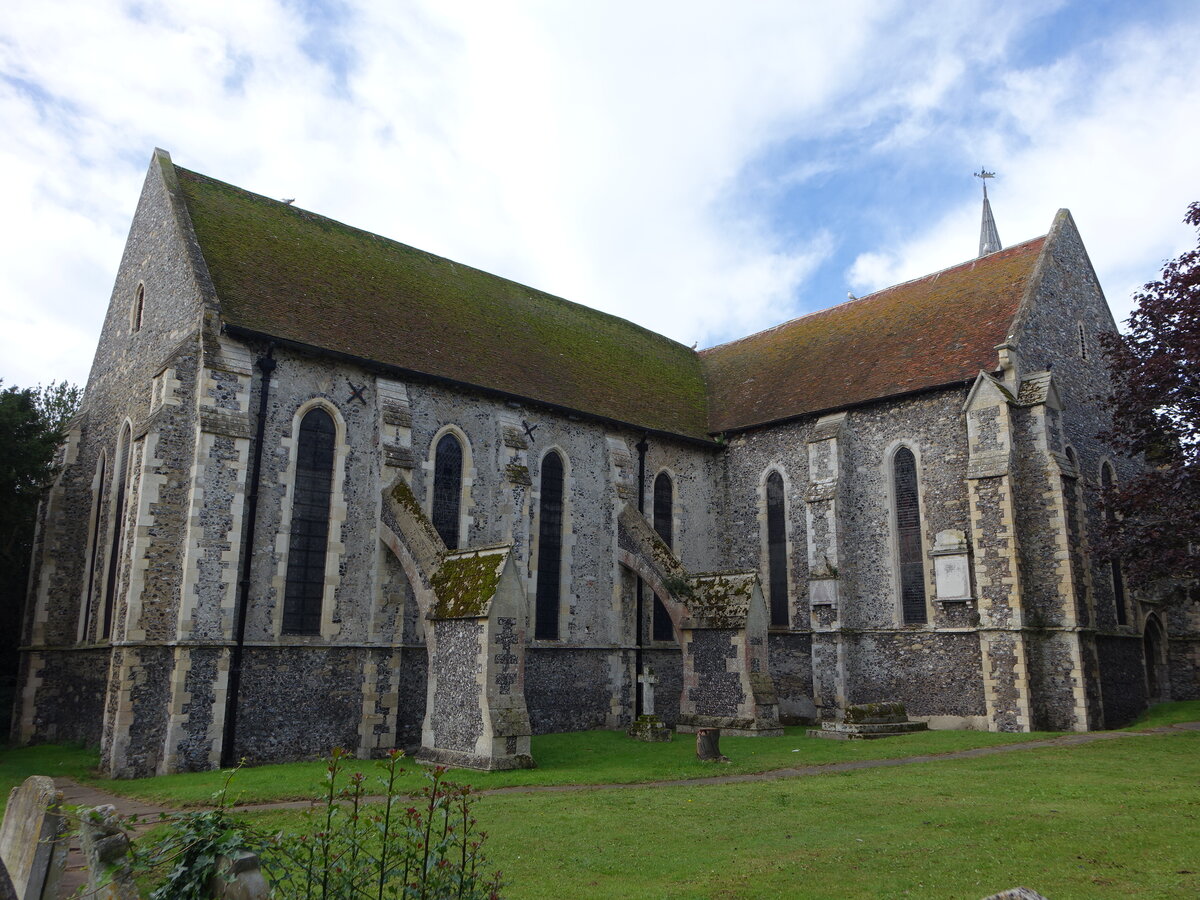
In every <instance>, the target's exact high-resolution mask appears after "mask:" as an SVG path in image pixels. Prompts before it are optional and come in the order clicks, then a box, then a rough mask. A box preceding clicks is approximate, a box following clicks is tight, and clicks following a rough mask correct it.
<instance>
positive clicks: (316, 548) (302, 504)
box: [283, 407, 337, 634]
mask: <svg viewBox="0 0 1200 900" xmlns="http://www.w3.org/2000/svg"><path fill="white" fill-rule="evenodd" d="M336 440H337V427H336V426H335V425H334V422H333V416H331V415H330V414H329V413H328V412H326V411H325V410H324V409H321V408H320V407H315V408H314V409H310V410H309V411H308V412H307V413H305V415H304V418H303V419H301V420H300V434H299V438H298V440H297V442H296V481H295V487H294V493H293V496H292V534H291V539H290V540H289V542H288V564H287V587H286V588H285V591H284V597H283V633H284V634H319V633H320V631H321V606H322V603H323V602H324V599H325V558H326V556H327V554H328V551H329V506H330V500H331V499H332V495H333V461H334V456H335V452H336V451H335V443H336Z"/></svg>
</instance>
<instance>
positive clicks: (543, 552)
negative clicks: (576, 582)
mask: <svg viewBox="0 0 1200 900" xmlns="http://www.w3.org/2000/svg"><path fill="white" fill-rule="evenodd" d="M540 490H541V493H540V499H539V501H538V556H537V596H536V598H535V600H534V607H535V610H534V632H533V636H534V637H535V638H537V639H538V640H545V641H553V640H557V639H558V607H559V602H560V600H561V595H562V530H563V461H562V457H561V456H559V455H558V454H557V453H556V452H554V451H553V450H552V451H550V452H549V453H547V454H546V456H545V458H543V459H542V472H541V486H540Z"/></svg>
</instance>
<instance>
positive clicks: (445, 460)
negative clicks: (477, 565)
mask: <svg viewBox="0 0 1200 900" xmlns="http://www.w3.org/2000/svg"><path fill="white" fill-rule="evenodd" d="M462 471H463V449H462V444H461V443H459V441H458V438H456V437H455V436H454V435H452V434H444V435H442V437H441V440H439V441H438V442H437V449H436V450H435V451H434V458H433V527H434V529H436V530H437V533H438V534H439V535H441V537H442V542H443V543H444V544H445V545H446V546H447V547H448V548H450V549H451V550H457V549H458V539H459V524H458V523H459V512H460V510H461V509H462Z"/></svg>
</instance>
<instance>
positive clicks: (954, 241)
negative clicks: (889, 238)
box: [849, 25, 1200, 321]
mask: <svg viewBox="0 0 1200 900" xmlns="http://www.w3.org/2000/svg"><path fill="white" fill-rule="evenodd" d="M1198 40H1200V27H1197V26H1196V25H1190V26H1182V27H1175V28H1172V29H1170V30H1164V31H1161V32H1148V31H1146V30H1144V29H1136V30H1132V31H1129V32H1127V33H1123V34H1119V35H1114V36H1112V37H1111V38H1109V39H1107V40H1105V41H1102V42H1099V43H1097V44H1094V45H1089V46H1086V47H1082V48H1078V49H1077V50H1076V51H1075V52H1073V53H1071V54H1069V55H1067V56H1065V57H1063V58H1060V59H1058V60H1056V61H1055V62H1053V63H1052V64H1049V65H1047V66H1044V67H1040V68H1036V69H1030V70H1026V71H1018V72H1012V73H1010V74H1009V75H1008V76H1007V77H1006V78H1005V79H1004V80H1003V82H1002V83H1001V84H999V85H998V86H997V87H996V88H995V89H994V90H993V91H992V92H990V93H989V94H988V95H986V96H985V97H983V98H981V102H982V103H983V104H984V106H985V108H986V109H988V110H990V111H991V112H992V113H993V114H994V115H995V121H996V124H995V126H994V127H993V128H992V129H991V130H990V131H989V132H987V133H984V134H981V135H972V136H969V139H971V140H973V141H975V142H976V143H977V144H978V146H980V147H983V148H986V152H985V154H984V155H986V158H987V159H988V160H989V161H990V160H995V161H996V162H995V163H994V164H993V163H990V162H989V165H994V166H995V168H997V169H998V170H999V172H1000V175H1001V177H1000V178H999V179H997V181H996V182H995V183H993V186H992V191H991V194H992V204H993V209H994V212H995V215H996V220H997V224H998V227H999V230H1000V236H1001V238H1002V239H1003V240H1004V241H1005V243H1006V244H1014V243H1017V242H1018V241H1021V240H1025V239H1028V238H1031V237H1035V236H1037V235H1040V234H1044V233H1045V232H1046V231H1047V230H1048V229H1049V227H1050V225H1051V222H1052V220H1053V216H1054V213H1055V211H1056V210H1057V209H1058V208H1059V207H1067V208H1069V209H1070V210H1071V212H1072V214H1073V216H1074V218H1075V221H1076V223H1077V224H1078V226H1079V228H1080V231H1081V233H1082V235H1083V238H1084V242H1085V244H1086V245H1087V247H1088V251H1089V254H1090V256H1091V258H1092V262H1093V265H1094V266H1095V267H1096V270H1097V273H1098V275H1099V277H1100V280H1101V283H1102V284H1103V285H1104V287H1105V291H1106V294H1107V296H1108V300H1109V304H1110V305H1111V306H1112V307H1113V310H1114V314H1115V315H1116V317H1117V319H1118V321H1122V320H1124V318H1125V317H1126V316H1127V315H1128V312H1129V310H1130V302H1129V293H1130V290H1131V289H1132V288H1134V287H1136V286H1138V285H1140V284H1141V283H1142V282H1144V281H1146V280H1147V279H1149V278H1151V277H1153V276H1154V274H1155V272H1156V268H1157V265H1158V262H1159V261H1161V260H1162V259H1165V258H1167V257H1169V256H1174V255H1176V254H1177V253H1178V252H1180V251H1181V250H1182V249H1184V248H1185V247H1187V246H1188V245H1189V244H1190V243H1191V242H1192V241H1194V235H1193V234H1192V233H1191V232H1190V230H1189V229H1187V228H1186V227H1184V226H1183V225H1181V224H1179V223H1180V221H1181V220H1182V218H1183V213H1184V210H1185V208H1186V206H1187V204H1188V203H1189V202H1191V201H1192V200H1193V199H1195V198H1197V197H1200V169H1197V167H1196V166H1195V164H1194V159H1195V154H1194V150H1193V148H1194V147H1195V146H1196V145H1197V142H1198V141H1200V120H1198V119H1197V117H1196V115H1195V110H1196V109H1200V57H1197V56H1196V55H1195V53H1194V52H1193V48H1194V47H1195V46H1196V44H1197V41H1198ZM966 139H968V136H966V135H964V140H966ZM977 197H978V195H976V198H975V199H972V200H971V201H967V200H965V199H964V201H963V203H962V204H961V205H959V206H958V207H956V208H954V209H953V210H951V211H950V212H949V213H948V214H947V215H946V216H944V217H943V218H942V219H941V220H940V221H938V222H936V223H934V224H933V225H932V226H931V227H930V228H928V229H926V230H924V231H921V232H919V233H917V234H916V235H914V236H912V237H911V238H909V239H908V240H906V241H904V242H903V243H901V244H899V245H897V246H894V247H890V248H877V249H875V250H870V251H866V252H864V253H862V254H861V255H859V257H858V258H857V259H856V260H855V261H854V264H853V266H852V267H851V269H850V273H849V277H850V280H851V283H852V284H853V285H854V286H855V287H857V288H859V289H862V290H864V291H865V290H875V289H878V288H881V287H884V286H887V285H889V284H894V283H896V282H899V281H904V280H906V279H909V278H914V277H918V276H920V275H922V274H925V273H927V272H931V271H936V270H938V269H941V268H944V267H946V266H948V265H952V264H954V263H956V262H959V261H961V259H962V253H961V248H962V246H963V243H964V241H963V236H964V235H972V234H975V235H977V234H978V229H979V202H978V199H977ZM950 248H958V250H957V252H956V251H955V250H952V249H950Z"/></svg>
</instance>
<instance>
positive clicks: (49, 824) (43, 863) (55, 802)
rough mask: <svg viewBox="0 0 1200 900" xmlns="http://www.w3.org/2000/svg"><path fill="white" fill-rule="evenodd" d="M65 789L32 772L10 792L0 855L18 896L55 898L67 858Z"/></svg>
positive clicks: (26, 899) (0, 833)
mask: <svg viewBox="0 0 1200 900" xmlns="http://www.w3.org/2000/svg"><path fill="white" fill-rule="evenodd" d="M61 803H62V793H61V792H60V791H58V790H55V787H54V779H52V778H47V777H46V776H45V775H31V776H30V777H29V778H26V779H25V781H24V783H22V784H21V785H20V786H19V787H15V788H13V789H12V792H11V793H10V794H9V795H8V808H7V809H6V810H5V812H4V824H3V825H0V859H2V860H3V861H4V867H5V868H6V869H7V870H8V877H9V878H10V879H11V880H12V884H13V888H14V889H15V892H16V896H17V900H53V898H54V897H56V896H57V893H58V883H59V881H61V880H62V874H63V869H64V867H65V866H66V861H67V842H66V840H65V839H64V838H65V835H66V819H65V817H64V816H63V815H62V813H61V812H59V806H60V805H61Z"/></svg>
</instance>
